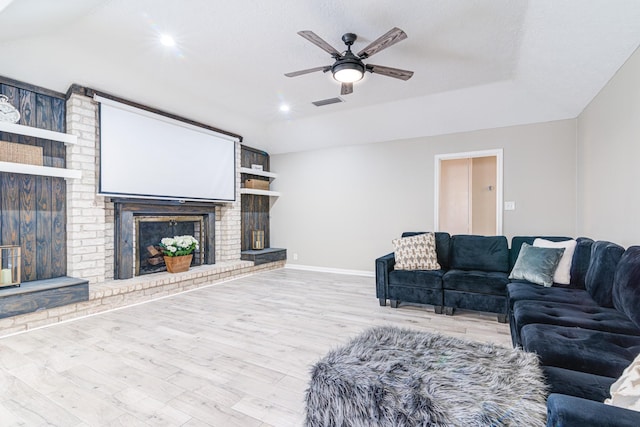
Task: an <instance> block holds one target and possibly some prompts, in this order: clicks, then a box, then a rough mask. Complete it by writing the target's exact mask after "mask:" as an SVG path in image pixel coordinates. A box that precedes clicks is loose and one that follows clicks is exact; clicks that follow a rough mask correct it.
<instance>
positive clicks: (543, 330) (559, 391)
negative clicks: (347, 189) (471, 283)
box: [507, 241, 640, 426]
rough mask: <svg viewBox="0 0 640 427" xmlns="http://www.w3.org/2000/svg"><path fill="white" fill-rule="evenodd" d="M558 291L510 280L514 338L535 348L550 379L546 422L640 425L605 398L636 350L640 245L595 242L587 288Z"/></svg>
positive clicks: (639, 346) (637, 415)
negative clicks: (525, 288)
mask: <svg viewBox="0 0 640 427" xmlns="http://www.w3.org/2000/svg"><path fill="white" fill-rule="evenodd" d="M558 291H559V289H555V288H541V287H539V288H537V292H536V293H535V294H534V293H529V297H530V299H526V298H525V292H524V291H523V287H522V286H520V287H518V286H515V284H510V285H508V286H507V293H508V301H509V302H508V303H509V305H510V307H512V310H511V312H510V328H511V336H512V340H513V343H514V346H521V347H522V348H523V349H524V350H526V351H530V352H535V353H537V354H538V357H539V359H540V362H541V364H542V366H543V369H544V371H545V375H546V377H547V383H548V384H549V387H550V392H551V394H550V396H549V399H548V401H547V411H548V421H547V425H548V426H584V425H589V426H640V412H637V411H631V410H626V409H623V408H618V407H614V406H610V405H605V404H604V403H602V402H603V401H604V399H605V398H607V397H608V396H609V388H610V387H611V384H613V383H614V382H615V381H616V379H617V378H618V377H619V376H620V375H621V374H622V371H623V370H624V369H625V368H626V367H627V366H629V365H630V364H631V362H632V361H633V360H634V359H635V358H636V357H637V356H638V355H639V354H640V246H631V247H629V248H627V250H624V249H623V248H622V247H620V246H619V245H616V244H615V243H611V242H604V241H600V242H595V243H594V244H593V247H592V251H591V262H590V264H589V268H588V270H587V273H586V276H585V289H583V290H581V289H564V290H563V292H558ZM558 295H560V296H558ZM560 299H561V301H558V300H560Z"/></svg>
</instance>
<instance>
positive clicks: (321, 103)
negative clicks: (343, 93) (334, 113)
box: [312, 97, 344, 107]
mask: <svg viewBox="0 0 640 427" xmlns="http://www.w3.org/2000/svg"><path fill="white" fill-rule="evenodd" d="M339 102H344V99H342V98H340V97H336V98H329V99H321V100H320V101H313V102H312V104H313V105H315V106H316V107H322V106H324V105H330V104H337V103H339Z"/></svg>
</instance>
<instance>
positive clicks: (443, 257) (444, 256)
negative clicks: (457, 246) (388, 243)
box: [402, 231, 451, 270]
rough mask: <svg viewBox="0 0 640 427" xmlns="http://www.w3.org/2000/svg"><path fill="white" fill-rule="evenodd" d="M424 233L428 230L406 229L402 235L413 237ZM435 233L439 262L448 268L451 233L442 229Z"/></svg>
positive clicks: (441, 265) (442, 266) (444, 267)
mask: <svg viewBox="0 0 640 427" xmlns="http://www.w3.org/2000/svg"><path fill="white" fill-rule="evenodd" d="M424 233H426V231H405V232H404V233H402V237H411V236H416V235H418V234H424ZM434 234H435V236H436V253H437V254H438V264H440V267H441V268H443V269H445V270H448V269H449V246H450V240H451V235H449V233H444V232H442V231H436V232H435V233H434Z"/></svg>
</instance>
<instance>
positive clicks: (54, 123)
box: [0, 77, 67, 282]
mask: <svg viewBox="0 0 640 427" xmlns="http://www.w3.org/2000/svg"><path fill="white" fill-rule="evenodd" d="M0 93H2V94H4V95H6V96H7V97H8V98H9V102H10V103H11V104H12V105H13V106H15V107H16V108H17V109H18V111H20V122H19V124H22V125H26V126H33V127H37V128H42V129H48V130H54V131H57V132H65V117H66V105H65V97H64V94H58V93H55V92H52V91H48V90H46V89H42V88H37V87H34V86H30V85H27V84H22V83H20V82H15V81H13V80H9V79H5V78H2V77H0ZM0 140H4V141H9V142H16V143H20V144H28V145H36V146H40V147H42V148H43V155H44V158H43V165H44V166H52V167H65V166H66V164H65V157H66V151H65V146H64V143H62V142H58V141H49V140H45V139H41V138H34V137H30V136H22V135H14V134H10V133H7V132H0ZM66 197H67V196H66V184H65V180H64V178H54V177H44V176H33V175H23V174H15V173H6V172H0V244H2V245H20V246H21V248H22V249H21V254H22V281H23V282H28V281H33V280H40V279H49V278H53V277H61V276H65V275H66V272H67V251H66V248H67V240H66V209H67V207H66Z"/></svg>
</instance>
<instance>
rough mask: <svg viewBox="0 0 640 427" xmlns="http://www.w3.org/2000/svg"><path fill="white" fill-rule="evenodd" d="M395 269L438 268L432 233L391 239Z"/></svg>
mask: <svg viewBox="0 0 640 427" xmlns="http://www.w3.org/2000/svg"><path fill="white" fill-rule="evenodd" d="M393 246H394V248H395V251H394V253H395V259H396V264H395V266H394V269H396V270H439V269H440V264H438V256H437V254H436V236H435V234H434V233H424V234H418V235H416V236H411V237H403V238H401V239H395V240H393Z"/></svg>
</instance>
